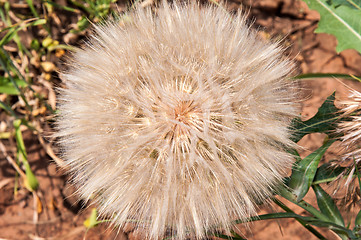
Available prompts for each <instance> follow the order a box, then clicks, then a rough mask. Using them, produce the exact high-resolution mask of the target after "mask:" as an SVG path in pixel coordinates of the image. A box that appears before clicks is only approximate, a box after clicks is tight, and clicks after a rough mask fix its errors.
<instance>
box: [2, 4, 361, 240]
mask: <svg viewBox="0 0 361 240" xmlns="http://www.w3.org/2000/svg"><path fill="white" fill-rule="evenodd" d="M241 6H243V9H249V19H250V22H253V27H254V28H256V29H258V30H259V34H260V35H261V36H262V37H263V38H265V39H269V38H272V39H276V40H279V39H281V42H282V44H283V45H284V46H285V47H286V48H287V50H286V54H287V55H289V57H290V58H293V59H294V61H295V63H296V66H297V67H296V69H295V74H298V73H315V72H322V73H328V72H338V73H347V74H355V75H361V68H360V66H361V56H360V55H359V54H358V53H357V52H355V51H353V50H346V51H343V52H342V53H340V54H337V53H336V51H335V46H336V44H337V41H336V39H335V38H334V37H333V36H330V35H327V34H315V33H314V30H315V28H316V27H317V21H318V20H319V14H318V13H317V12H315V11H310V10H309V9H308V8H307V5H306V4H305V3H304V2H301V1H298V0H244V1H243V0H233V1H232V0H229V1H228V3H227V7H228V8H229V10H236V9H239V8H240V7H241ZM121 8H122V5H120V9H121ZM58 65H59V66H60V65H61V62H60V61H59V63H58ZM346 85H347V86H351V87H355V88H357V87H358V86H357V85H356V83H354V82H351V81H340V80H337V79H317V80H307V81H304V82H303V83H302V84H301V88H302V89H303V91H304V95H303V97H302V98H303V99H302V117H303V118H304V119H305V120H306V119H308V118H310V117H312V116H313V115H314V114H315V113H316V111H317V108H318V107H319V106H320V105H321V104H322V102H323V101H324V100H325V99H326V98H327V96H329V95H330V94H332V93H333V92H334V91H335V90H337V92H336V98H342V97H344V96H345V93H346V92H347V87H346ZM49 131H50V130H49ZM44 134H46V132H45V133H44ZM24 138H25V145H26V147H27V150H28V155H29V156H28V157H29V161H30V165H31V167H32V170H33V172H34V173H35V175H36V177H37V178H38V180H39V182H40V189H39V190H38V197H39V200H36V198H37V197H35V196H34V195H32V194H29V192H28V191H26V190H25V189H24V190H20V191H19V192H18V194H17V195H16V196H14V182H15V181H14V176H15V170H14V169H13V168H12V166H11V165H10V164H9V163H8V161H7V160H6V158H5V156H4V155H3V154H2V153H0V239H9V240H10V239H11V240H22V239H24V240H25V239H34V240H35V239H36V240H43V239H44V240H45V239H49V240H55V239H59V240H60V239H74V240H77V239H88V240H91V239H93V240H100V239H117V240H127V239H131V240H135V239H142V235H141V233H137V232H134V231H133V229H132V226H127V227H126V229H124V230H123V231H119V232H118V231H117V230H112V229H111V227H109V226H108V225H107V224H100V225H98V226H97V227H95V228H92V229H90V230H89V231H88V232H87V231H86V228H85V227H84V225H83V222H84V220H85V219H86V218H87V217H89V215H90V212H91V208H92V207H93V206H91V205H86V206H84V204H83V203H82V202H78V201H77V198H76V196H74V192H75V190H76V189H74V188H73V187H72V186H71V185H70V184H69V183H67V176H66V175H65V174H64V172H63V171H62V170H61V169H60V168H59V167H57V165H56V164H55V162H54V161H53V160H52V159H51V158H50V157H49V156H48V155H47V153H46V151H45V150H44V147H43V146H42V145H41V144H40V143H39V140H38V138H36V137H35V136H34V135H32V134H31V133H30V132H25V133H24ZM322 138H323V136H322V135H321V134H312V135H310V136H306V137H305V138H304V139H302V140H301V141H300V145H301V146H304V147H305V149H304V150H303V151H302V153H301V156H302V157H304V156H306V155H307V154H309V153H310V152H311V151H312V150H315V149H316V148H317V147H318V146H320V144H321V143H322ZM1 141H4V144H5V145H6V146H9V147H10V148H11V147H12V148H14V147H15V145H14V143H13V142H11V141H8V140H1ZM336 145H337V144H336ZM337 151H338V150H337V146H335V147H333V148H331V149H330V151H329V153H328V155H327V157H326V158H325V159H324V160H323V161H329V160H331V159H334V158H336V157H337V153H338V152H337ZM306 199H308V200H310V202H313V203H315V200H314V196H313V195H312V194H309V195H308V196H307V197H306ZM289 207H291V208H292V209H293V210H294V211H296V213H302V209H299V208H297V207H296V206H292V205H290V204H289ZM277 210H279V209H278V208H277V207H275V206H261V207H260V212H259V213H261V214H262V213H267V212H272V211H277ZM343 214H344V215H345V216H347V215H348V214H352V213H347V212H344V213H343ZM34 222H36V224H34ZM239 229H240V231H241V232H242V233H243V234H244V236H245V237H246V238H248V239H252V240H261V239H262V240H265V239H266V240H267V239H271V240H273V239H292V240H298V239H307V240H312V239H316V238H315V237H314V236H313V235H312V234H311V233H309V232H308V231H307V230H306V229H304V228H303V227H302V226H301V225H300V224H299V223H298V222H296V221H295V220H292V219H285V220H278V221H262V222H261V221H259V222H255V223H252V224H250V225H249V229H247V228H246V227H244V226H240V227H239ZM320 231H321V232H322V233H323V234H324V235H325V236H326V237H327V239H338V237H337V236H336V235H334V234H332V233H331V232H330V231H327V230H323V229H320Z"/></svg>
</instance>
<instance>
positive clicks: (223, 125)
mask: <svg viewBox="0 0 361 240" xmlns="http://www.w3.org/2000/svg"><path fill="white" fill-rule="evenodd" d="M69 65H70V69H69V70H68V71H67V72H66V73H64V75H63V80H64V82H65V83H66V86H67V88H66V89H63V90H61V96H60V98H61V104H60V106H59V111H60V117H59V119H58V129H59V133H58V136H60V137H61V139H62V140H61V145H62V147H63V153H64V158H65V159H66V164H67V166H68V167H69V169H70V170H71V174H72V176H73V181H74V183H75V184H76V185H77V187H78V188H79V193H80V196H81V197H82V198H85V199H91V198H94V199H95V200H96V201H97V202H98V205H99V210H100V212H101V213H102V214H103V216H108V218H111V220H112V221H113V222H114V223H115V224H116V225H119V227H122V226H124V224H125V223H127V222H128V221H132V222H133V223H136V225H137V228H143V229H144V232H145V233H146V235H147V238H149V239H158V238H161V237H163V236H164V234H165V232H166V231H167V230H168V231H171V232H172V234H173V235H174V236H175V237H174V238H176V239H184V238H186V237H194V238H198V239H199V238H202V237H205V236H207V235H208V233H210V232H212V231H214V230H216V229H229V228H230V227H231V221H232V220H234V219H245V218H247V217H248V216H250V215H251V214H255V202H257V201H262V200H264V199H265V198H267V197H268V196H269V195H270V194H271V191H272V187H274V185H275V184H276V183H277V182H278V181H279V180H280V179H281V173H282V172H283V170H284V169H285V168H286V167H288V166H289V165H290V163H291V162H292V157H291V156H290V155H289V154H287V153H286V151H285V148H287V147H290V146H293V145H292V142H291V141H290V140H289V137H290V132H289V129H288V125H289V122H290V119H291V118H292V117H293V116H295V114H296V107H295V104H294V93H293V90H292V85H291V84H290V82H289V81H288V79H287V76H288V74H289V73H290V71H291V69H292V67H291V64H290V62H289V61H287V60H285V59H284V58H283V57H282V51H281V49H280V48H279V47H278V46H277V45H276V44H273V43H265V42H263V41H262V40H260V39H259V38H258V37H257V34H256V33H255V32H253V31H251V30H250V29H249V28H248V27H247V26H246V25H245V18H244V17H243V16H242V15H241V14H237V15H235V16H233V15H231V14H228V13H226V12H225V11H224V9H222V8H219V7H212V6H201V7H200V6H198V5H197V4H189V5H181V4H174V5H172V6H168V5H163V6H161V7H160V8H158V9H157V11H156V14H155V13H154V12H151V10H149V9H141V8H139V9H136V10H134V11H132V12H130V13H128V14H127V17H126V18H123V20H121V21H119V22H117V21H108V22H107V23H105V24H104V25H100V26H97V27H96V28H95V31H94V35H93V36H91V37H90V41H89V42H88V43H87V45H86V47H84V48H83V49H79V50H78V51H77V52H76V53H75V54H74V57H73V59H72V61H71V62H70V64H69Z"/></svg>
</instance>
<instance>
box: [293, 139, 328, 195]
mask: <svg viewBox="0 0 361 240" xmlns="http://www.w3.org/2000/svg"><path fill="white" fill-rule="evenodd" d="M333 142H335V140H328V141H326V142H325V143H324V144H323V145H322V146H321V147H320V148H319V149H317V150H316V151H314V152H313V153H311V154H310V155H308V156H307V157H305V158H304V159H302V160H300V161H298V162H296V163H295V164H294V166H293V169H292V175H291V179H290V183H289V187H290V188H292V189H293V192H294V194H296V196H297V201H298V202H299V201H301V200H302V199H303V198H304V196H305V195H306V194H307V192H308V190H309V188H310V187H311V185H312V182H313V179H314V177H315V174H316V171H317V167H318V164H319V162H320V160H321V158H322V156H323V155H324V154H325V152H326V150H327V149H328V148H329V147H330V146H331V144H332V143H333Z"/></svg>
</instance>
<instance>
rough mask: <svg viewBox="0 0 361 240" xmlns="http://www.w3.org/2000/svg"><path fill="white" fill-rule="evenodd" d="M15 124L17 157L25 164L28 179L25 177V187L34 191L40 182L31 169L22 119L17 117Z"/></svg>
mask: <svg viewBox="0 0 361 240" xmlns="http://www.w3.org/2000/svg"><path fill="white" fill-rule="evenodd" d="M13 125H14V127H15V138H16V143H17V157H18V158H19V159H20V160H21V162H22V163H23V165H24V167H25V175H26V179H24V180H25V182H24V183H25V187H26V188H27V189H28V190H29V191H34V190H36V189H37V188H38V187H39V182H38V180H37V179H36V177H35V175H34V173H33V172H32V171H31V168H30V165H29V162H28V156H27V153H26V149H25V144H24V140H23V135H22V133H21V130H20V125H21V119H16V120H15V121H14V123H13Z"/></svg>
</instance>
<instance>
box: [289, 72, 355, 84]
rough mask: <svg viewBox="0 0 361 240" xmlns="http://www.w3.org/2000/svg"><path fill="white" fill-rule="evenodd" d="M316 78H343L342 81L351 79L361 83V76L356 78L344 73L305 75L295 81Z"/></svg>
mask: <svg viewBox="0 0 361 240" xmlns="http://www.w3.org/2000/svg"><path fill="white" fill-rule="evenodd" d="M315 78H342V79H350V80H356V81H359V82H361V80H360V79H361V76H355V75H352V74H343V73H305V74H299V75H297V76H295V77H293V79H315Z"/></svg>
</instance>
